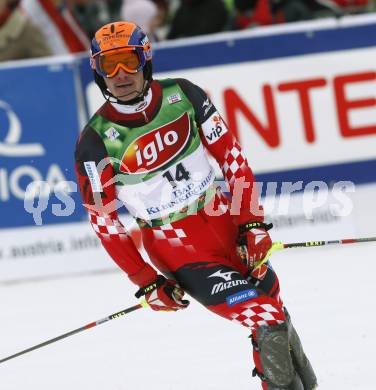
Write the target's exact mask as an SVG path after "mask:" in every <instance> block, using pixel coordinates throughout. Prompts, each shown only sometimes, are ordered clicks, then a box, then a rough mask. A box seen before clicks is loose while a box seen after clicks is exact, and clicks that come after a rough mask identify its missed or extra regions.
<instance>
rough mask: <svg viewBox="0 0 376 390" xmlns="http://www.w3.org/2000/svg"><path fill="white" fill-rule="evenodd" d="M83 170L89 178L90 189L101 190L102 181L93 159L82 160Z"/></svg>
mask: <svg viewBox="0 0 376 390" xmlns="http://www.w3.org/2000/svg"><path fill="white" fill-rule="evenodd" d="M84 166H85V171H86V173H87V176H88V178H89V180H90V184H91V189H92V191H93V192H102V191H103V188H102V183H101V180H100V178H99V174H98V171H97V167H96V165H95V162H94V161H85V162H84Z"/></svg>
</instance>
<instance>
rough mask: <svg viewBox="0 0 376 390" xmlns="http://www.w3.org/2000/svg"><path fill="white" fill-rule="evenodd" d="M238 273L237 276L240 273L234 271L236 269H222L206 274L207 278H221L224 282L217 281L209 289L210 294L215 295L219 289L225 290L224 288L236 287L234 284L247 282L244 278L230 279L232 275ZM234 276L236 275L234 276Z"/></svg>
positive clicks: (238, 284) (239, 284)
mask: <svg viewBox="0 0 376 390" xmlns="http://www.w3.org/2000/svg"><path fill="white" fill-rule="evenodd" d="M234 274H236V275H238V277H241V275H240V274H239V272H236V271H227V272H226V271H223V270H219V271H217V272H215V273H213V274H211V275H209V276H208V279H209V278H221V279H223V280H224V282H219V283H216V284H215V285H214V286H213V288H212V290H211V295H215V294H218V293H219V292H221V291H225V290H228V289H230V288H232V287H236V286H241V285H243V284H248V282H247V281H246V280H244V279H235V280H232V275H234ZM235 277H236V276H235Z"/></svg>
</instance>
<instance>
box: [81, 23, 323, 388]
mask: <svg viewBox="0 0 376 390" xmlns="http://www.w3.org/2000/svg"><path fill="white" fill-rule="evenodd" d="M151 60H152V51H151V45H150V42H149V40H148V37H147V36H146V35H145V33H144V32H143V31H142V29H141V28H140V27H139V26H137V25H135V24H134V23H129V22H123V21H120V22H115V23H110V24H107V25H105V26H103V27H102V28H100V29H99V30H98V31H97V32H96V34H95V37H94V38H93V40H92V46H91V67H92V69H93V71H94V79H95V82H96V83H97V85H98V86H99V88H100V90H101V91H102V93H103V95H104V97H105V98H106V100H107V101H106V102H105V103H104V104H103V106H102V107H100V108H99V110H98V111H97V112H96V113H95V115H94V116H93V117H92V118H91V119H90V120H89V122H88V124H87V125H86V127H85V129H84V131H83V132H82V133H81V135H80V137H79V140H78V142H77V146H76V152H75V158H76V171H77V176H78V183H79V188H80V191H81V195H82V198H83V203H84V206H85V207H86V208H87V210H88V213H89V217H90V221H91V224H92V226H93V228H94V230H95V232H96V234H97V235H98V237H99V238H100V240H101V242H102V244H103V246H104V247H105V249H106V250H107V252H108V253H109V255H110V256H111V257H112V258H113V260H114V261H115V262H116V263H117V264H118V266H119V267H120V268H121V269H123V270H124V271H125V272H126V273H127V274H128V277H129V279H130V280H131V281H132V282H133V283H135V284H136V285H137V286H138V287H139V290H138V291H137V293H136V296H137V297H140V296H143V295H144V296H145V299H146V301H147V302H148V303H149V305H150V307H151V308H152V309H153V310H165V311H166V310H167V311H168V310H170V311H171V310H172V311H176V310H178V309H184V308H186V307H187V306H188V304H189V302H188V301H187V300H185V299H183V294H184V292H187V293H188V294H189V295H190V296H191V297H193V298H194V299H196V300H197V301H198V302H200V303H201V304H202V305H204V306H205V307H206V308H208V309H209V310H211V311H212V312H214V313H216V314H218V315H220V316H222V317H225V318H227V319H229V320H231V321H234V322H237V323H240V324H242V325H243V326H245V327H247V328H249V329H250V332H251V337H252V344H253V356H254V361H255V366H256V367H255V369H254V371H253V374H254V376H255V375H257V376H259V378H260V379H261V381H262V388H263V389H264V390H265V389H267V390H280V389H288V390H297V389H299V390H300V389H301V390H303V389H304V390H312V389H314V388H315V387H316V377H315V374H314V372H313V370H312V367H311V365H310V363H309V361H308V359H307V358H306V356H305V354H304V352H303V349H302V346H301V344H300V341H299V338H298V335H297V333H296V331H295V329H294V328H293V326H292V324H291V320H290V317H289V315H288V313H287V311H286V309H285V308H284V306H283V303H282V300H281V298H280V296H279V291H280V290H279V282H278V279H277V276H276V274H275V272H274V271H273V269H272V268H271V266H270V264H269V263H268V262H266V263H265V264H263V265H261V266H257V265H258V264H257V263H258V262H259V261H260V260H262V259H263V258H264V257H265V255H266V253H267V251H268V250H269V249H270V247H271V244H272V242H271V239H270V236H269V234H268V230H269V229H270V227H271V225H270V224H267V223H265V222H264V217H263V213H262V209H261V208H260V207H259V205H258V199H257V198H258V195H257V191H256V189H255V187H256V186H255V184H254V177H253V174H252V171H251V169H250V167H249V166H248V163H247V160H246V158H245V157H244V155H243V152H242V149H241V147H240V145H239V143H238V142H237V141H236V139H235V138H234V137H233V135H232V134H231V132H230V131H229V129H228V128H227V126H226V124H225V123H224V121H223V119H222V118H221V116H220V114H219V113H218V112H217V110H216V108H215V107H214V105H213V103H212V102H211V101H210V99H209V98H208V96H207V95H206V94H205V92H204V91H203V90H202V89H201V88H199V87H198V86H196V85H195V84H193V83H191V82H190V81H188V80H186V79H165V80H153V77H152V61H151ZM208 154H210V155H211V156H213V157H214V158H215V160H216V161H217V162H218V164H219V166H220V167H221V169H222V172H223V175H224V178H225V180H226V182H227V185H228V189H229V191H230V193H231V195H232V198H231V199H227V197H226V196H224V194H223V193H222V192H221V190H220V189H219V188H217V187H216V186H215V184H214V179H215V174H214V170H213V167H212V166H211V164H210V163H209V160H208ZM119 201H120V204H121V205H123V206H125V207H126V208H127V209H128V211H129V212H130V214H131V215H132V216H133V217H134V218H135V219H136V221H137V223H138V225H139V226H140V230H141V233H142V242H143V245H144V247H145V249H146V251H147V253H148V255H149V257H150V259H151V262H152V263H153V265H154V266H155V267H152V265H150V264H149V263H147V262H145V261H144V260H143V258H142V257H141V255H140V253H139V252H138V250H137V248H136V246H135V244H134V243H133V241H132V238H131V237H130V235H129V234H128V233H127V231H126V230H125V228H124V226H123V225H122V223H121V222H120V220H119V218H118V214H117V207H118V203H119ZM156 269H157V270H158V271H159V272H158V271H157V270H156Z"/></svg>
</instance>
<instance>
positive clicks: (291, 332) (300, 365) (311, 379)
mask: <svg viewBox="0 0 376 390" xmlns="http://www.w3.org/2000/svg"><path fill="white" fill-rule="evenodd" d="M283 310H284V312H285V315H286V324H287V330H288V336H289V343H290V350H291V356H292V360H293V364H294V367H295V370H296V372H297V373H298V375H299V377H300V379H301V381H302V383H303V386H304V390H313V389H315V388H316V386H317V378H316V375H315V372H314V371H313V368H312V366H311V363H310V361H309V360H308V358H307V356H306V354H305V353H304V350H303V346H302V343H301V341H300V338H299V336H298V333H297V332H296V330H295V328H294V326H293V325H292V322H291V317H290V315H289V313H288V311H287V310H286V308H284V309H283Z"/></svg>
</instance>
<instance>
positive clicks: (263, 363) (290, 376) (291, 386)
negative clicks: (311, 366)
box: [253, 322, 304, 390]
mask: <svg viewBox="0 0 376 390" xmlns="http://www.w3.org/2000/svg"><path fill="white" fill-rule="evenodd" d="M253 348H254V358H255V363H256V371H255V373H256V374H257V375H258V376H259V377H260V379H261V380H262V386H263V389H264V390H304V387H303V384H302V382H301V380H300V378H299V376H298V375H297V373H296V371H295V368H294V364H293V361H292V357H291V355H290V350H289V339H288V330H287V325H286V323H285V322H284V323H282V324H279V325H269V326H261V327H259V328H258V329H257V330H255V331H254V332H253Z"/></svg>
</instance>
